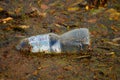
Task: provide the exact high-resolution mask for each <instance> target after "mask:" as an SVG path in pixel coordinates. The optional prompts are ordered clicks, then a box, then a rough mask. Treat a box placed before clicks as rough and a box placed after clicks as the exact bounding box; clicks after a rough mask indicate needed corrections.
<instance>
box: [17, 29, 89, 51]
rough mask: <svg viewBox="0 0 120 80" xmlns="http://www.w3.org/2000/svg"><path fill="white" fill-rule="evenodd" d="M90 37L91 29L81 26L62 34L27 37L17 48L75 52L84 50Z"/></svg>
mask: <svg viewBox="0 0 120 80" xmlns="http://www.w3.org/2000/svg"><path fill="white" fill-rule="evenodd" d="M89 38H90V37H89V30H88V29H87V28H80V29H74V30H71V31H68V32H66V33H64V34H62V35H57V34H54V33H48V34H42V35H37V36H32V37H29V38H25V39H24V40H22V41H21V43H20V44H18V45H17V47H16V48H17V50H24V49H25V50H28V51H30V52H32V53H37V52H45V53H66V52H69V53H75V52H80V51H81V50H83V49H84V48H83V45H89V44H90V39H89Z"/></svg>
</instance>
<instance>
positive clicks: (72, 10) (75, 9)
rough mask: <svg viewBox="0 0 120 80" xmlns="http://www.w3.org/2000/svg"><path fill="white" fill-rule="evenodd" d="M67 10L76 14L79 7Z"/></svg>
mask: <svg viewBox="0 0 120 80" xmlns="http://www.w3.org/2000/svg"><path fill="white" fill-rule="evenodd" d="M67 10H68V11H70V12H74V11H78V10H79V7H70V8H68V9H67Z"/></svg>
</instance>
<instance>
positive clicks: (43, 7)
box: [41, 4, 49, 10]
mask: <svg viewBox="0 0 120 80" xmlns="http://www.w3.org/2000/svg"><path fill="white" fill-rule="evenodd" d="M48 8H49V7H48V6H47V5H46V4H41V9H43V10H46V9H48Z"/></svg>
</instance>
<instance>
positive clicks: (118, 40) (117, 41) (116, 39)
mask: <svg viewBox="0 0 120 80" xmlns="http://www.w3.org/2000/svg"><path fill="white" fill-rule="evenodd" d="M112 41H113V42H115V43H119V42H120V37H118V38H114V39H113V40H112Z"/></svg>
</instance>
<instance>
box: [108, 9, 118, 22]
mask: <svg viewBox="0 0 120 80" xmlns="http://www.w3.org/2000/svg"><path fill="white" fill-rule="evenodd" d="M106 13H109V19H110V20H119V18H120V13H119V12H118V11H116V10H115V9H113V8H111V9H109V10H107V11H106Z"/></svg>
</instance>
